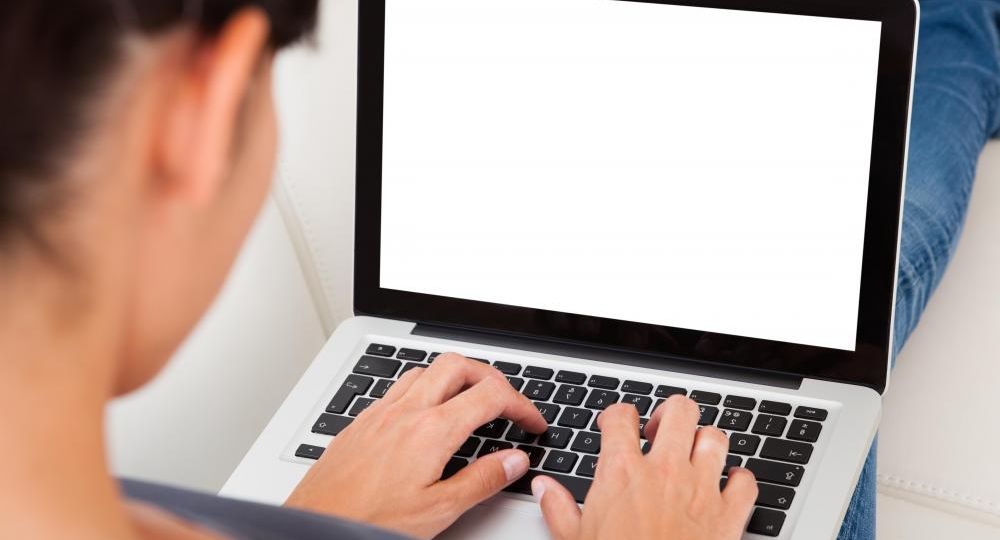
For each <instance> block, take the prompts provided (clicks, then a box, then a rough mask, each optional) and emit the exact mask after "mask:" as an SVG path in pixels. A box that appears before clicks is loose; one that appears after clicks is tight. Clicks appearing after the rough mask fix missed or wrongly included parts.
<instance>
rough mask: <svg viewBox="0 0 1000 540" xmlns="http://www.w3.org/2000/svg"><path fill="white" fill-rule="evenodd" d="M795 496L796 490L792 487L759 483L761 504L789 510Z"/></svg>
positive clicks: (759, 501)
mask: <svg viewBox="0 0 1000 540" xmlns="http://www.w3.org/2000/svg"><path fill="white" fill-rule="evenodd" d="M794 498H795V490H794V489H792V488H790V487H782V486H776V485H774V484H764V483H758V484H757V504H759V505H760V506H770V507H771V508H779V509H781V510H788V508H789V507H791V506H792V499H794Z"/></svg>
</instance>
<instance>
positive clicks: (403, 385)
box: [379, 368, 427, 405]
mask: <svg viewBox="0 0 1000 540" xmlns="http://www.w3.org/2000/svg"><path fill="white" fill-rule="evenodd" d="M425 371H427V369H426V368H414V369H411V370H410V371H407V372H406V373H404V374H403V376H402V377H400V378H399V380H397V381H396V382H395V383H393V385H392V386H391V387H390V388H389V391H388V392H386V394H385V396H383V397H382V399H380V400H379V403H383V404H386V405H388V404H390V403H395V402H397V401H399V400H400V398H402V397H403V396H405V395H406V393H407V392H409V391H410V388H412V387H413V384H414V383H415V382H417V379H419V378H420V377H421V376H422V375H423V374H424V372H425Z"/></svg>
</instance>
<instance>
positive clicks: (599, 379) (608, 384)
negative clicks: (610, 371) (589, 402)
mask: <svg viewBox="0 0 1000 540" xmlns="http://www.w3.org/2000/svg"><path fill="white" fill-rule="evenodd" d="M620 382H621V381H619V380H618V379H616V378H614V377H604V376H601V375H592V376H591V377H590V382H588V383H587V385H588V386H593V387H594V388H603V389H605V390H615V389H617V388H618V383H620Z"/></svg>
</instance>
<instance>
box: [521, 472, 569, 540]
mask: <svg viewBox="0 0 1000 540" xmlns="http://www.w3.org/2000/svg"><path fill="white" fill-rule="evenodd" d="M531 493H532V495H534V496H535V498H536V499H538V502H539V503H540V504H541V507H542V515H543V516H545V524H546V525H548V527H549V533H551V534H552V537H553V538H555V540H574V539H576V538H578V537H579V536H580V519H581V513H580V507H579V506H577V505H576V499H574V498H573V496H572V495H570V493H569V491H568V490H567V489H566V488H565V487H563V485H562V484H560V483H559V482H556V481H555V480H553V479H551V478H549V477H547V476H538V477H536V478H535V479H534V480H533V481H532V482H531Z"/></svg>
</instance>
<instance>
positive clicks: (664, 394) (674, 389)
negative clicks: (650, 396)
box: [654, 384, 688, 399]
mask: <svg viewBox="0 0 1000 540" xmlns="http://www.w3.org/2000/svg"><path fill="white" fill-rule="evenodd" d="M687 393H688V391H687V389H686V388H681V387H679V386H665V385H662V384H661V385H660V386H657V387H656V393H655V394H654V395H655V396H656V397H658V398H664V399H666V398H668V397H670V396H673V395H678V394H679V395H682V396H686V395H687Z"/></svg>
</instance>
